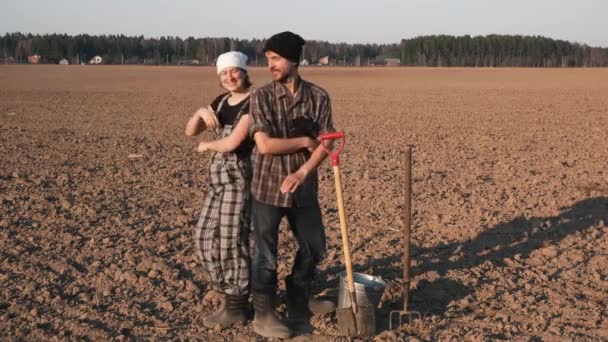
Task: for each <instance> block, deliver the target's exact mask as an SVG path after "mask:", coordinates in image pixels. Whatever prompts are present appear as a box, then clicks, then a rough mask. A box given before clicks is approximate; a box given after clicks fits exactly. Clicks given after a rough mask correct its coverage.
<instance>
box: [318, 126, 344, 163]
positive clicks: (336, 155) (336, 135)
mask: <svg viewBox="0 0 608 342" xmlns="http://www.w3.org/2000/svg"><path fill="white" fill-rule="evenodd" d="M319 139H320V140H321V146H323V149H324V150H325V152H327V154H329V156H330V157H331V165H333V166H338V165H340V152H342V149H343V148H344V144H345V143H346V141H345V140H344V132H342V131H340V132H333V133H325V134H321V136H319ZM337 139H340V140H342V143H341V144H340V147H338V149H337V150H334V151H330V150H329V149H328V148H327V147H325V144H324V142H325V141H328V140H337Z"/></svg>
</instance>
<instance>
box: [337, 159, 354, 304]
mask: <svg viewBox="0 0 608 342" xmlns="http://www.w3.org/2000/svg"><path fill="white" fill-rule="evenodd" d="M333 169H334V178H335V180H336V196H337V200H338V214H339V216H340V231H341V233H342V248H343V249H344V263H345V264H346V279H347V282H348V292H349V293H350V302H351V307H352V309H353V312H354V313H355V314H357V311H358V310H357V298H356V294H355V281H354V279H353V265H352V261H351V259H350V243H349V240H348V230H347V229H346V213H345V212H344V198H343V196H342V181H341V179H340V166H338V165H334V166H333Z"/></svg>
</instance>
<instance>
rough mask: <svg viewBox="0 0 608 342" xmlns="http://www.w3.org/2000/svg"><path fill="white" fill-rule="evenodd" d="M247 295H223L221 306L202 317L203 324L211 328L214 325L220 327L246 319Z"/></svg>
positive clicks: (242, 321) (226, 326) (227, 326)
mask: <svg viewBox="0 0 608 342" xmlns="http://www.w3.org/2000/svg"><path fill="white" fill-rule="evenodd" d="M248 299H249V295H242V296H235V295H229V294H225V295H224V304H223V305H222V307H221V308H220V309H219V310H218V311H216V312H215V313H213V314H212V315H209V316H207V317H204V318H203V325H204V326H205V327H207V328H210V329H213V328H214V327H215V326H216V325H219V326H220V327H222V328H229V327H231V326H233V325H235V324H239V323H245V322H246V321H247V305H248Z"/></svg>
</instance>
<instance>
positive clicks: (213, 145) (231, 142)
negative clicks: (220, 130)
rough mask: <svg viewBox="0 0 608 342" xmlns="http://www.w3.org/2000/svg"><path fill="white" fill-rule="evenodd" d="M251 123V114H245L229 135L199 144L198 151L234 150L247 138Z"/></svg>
mask: <svg viewBox="0 0 608 342" xmlns="http://www.w3.org/2000/svg"><path fill="white" fill-rule="evenodd" d="M250 124H251V118H250V117H249V115H248V114H245V115H243V116H242V117H241V119H240V120H239V122H238V123H237V124H236V127H235V128H234V130H233V131H232V133H230V135H229V136H227V137H224V138H222V139H218V140H213V141H203V142H201V143H200V144H199V145H198V149H197V151H198V152H205V151H215V152H233V151H234V150H236V149H237V148H238V147H239V146H241V143H242V142H243V141H244V140H245V139H247V136H248V134H249V125H250Z"/></svg>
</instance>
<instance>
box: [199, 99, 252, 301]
mask: <svg viewBox="0 0 608 342" xmlns="http://www.w3.org/2000/svg"><path fill="white" fill-rule="evenodd" d="M227 99H228V95H226V96H225V97H224V98H223V99H222V100H221V102H220V103H219V105H218V108H217V112H218V113H219V112H220V111H221V109H222V106H223V105H224V103H225V102H226V101H227ZM246 101H247V103H245V105H244V106H243V109H241V111H240V112H239V113H238V115H237V116H236V118H235V120H234V125H225V126H224V127H222V128H218V129H216V130H215V134H214V135H215V139H221V138H223V137H226V136H228V135H230V134H231V133H232V130H233V127H234V126H236V124H237V123H238V121H239V120H240V118H241V116H242V115H243V112H244V111H245V112H248V108H249V103H248V101H249V100H246ZM251 173H252V171H251V162H250V156H249V155H247V156H239V155H238V154H237V153H219V152H214V153H213V155H212V157H211V163H210V166H209V181H210V184H209V186H210V190H209V193H208V194H207V196H206V197H205V200H204V203H203V209H202V210H201V214H200V217H199V220H198V223H197V224H196V227H195V231H194V243H195V248H196V253H197V255H198V257H199V259H200V260H201V262H202V264H203V269H204V271H205V273H206V274H207V276H208V278H209V280H210V282H211V283H212V286H213V287H214V288H216V289H217V290H219V291H220V292H223V293H225V294H229V295H244V294H247V293H249V231H250V200H251V194H250V186H251V185H250V184H251V183H250V181H251Z"/></svg>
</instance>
